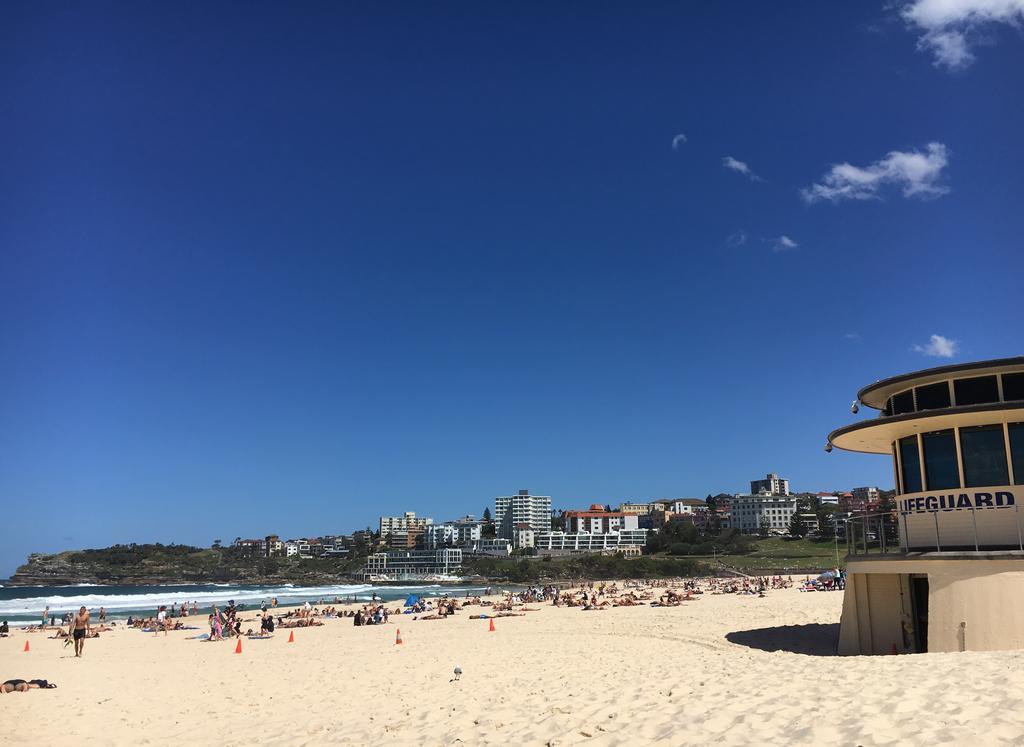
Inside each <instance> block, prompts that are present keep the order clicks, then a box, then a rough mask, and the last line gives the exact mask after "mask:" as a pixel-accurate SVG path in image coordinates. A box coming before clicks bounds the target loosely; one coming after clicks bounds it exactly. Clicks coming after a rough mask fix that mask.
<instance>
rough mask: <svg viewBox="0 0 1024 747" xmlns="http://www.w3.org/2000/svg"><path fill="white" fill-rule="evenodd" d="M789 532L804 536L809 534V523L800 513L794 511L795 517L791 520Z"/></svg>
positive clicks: (796, 535) (795, 535)
mask: <svg viewBox="0 0 1024 747" xmlns="http://www.w3.org/2000/svg"><path fill="white" fill-rule="evenodd" d="M789 533H790V534H791V535H793V536H794V537H803V536H804V535H805V534H807V525H806V524H805V523H804V520H803V519H802V518H801V516H800V514H798V513H794V514H793V518H792V519H790V520H789Z"/></svg>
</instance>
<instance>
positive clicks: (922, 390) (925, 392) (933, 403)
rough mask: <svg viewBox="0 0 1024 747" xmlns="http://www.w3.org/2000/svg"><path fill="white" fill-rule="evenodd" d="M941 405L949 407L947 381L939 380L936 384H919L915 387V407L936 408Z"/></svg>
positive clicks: (922, 408)
mask: <svg viewBox="0 0 1024 747" xmlns="http://www.w3.org/2000/svg"><path fill="white" fill-rule="evenodd" d="M942 407H949V382H947V381H940V382H939V383H938V384H929V385H928V386H919V387H918V388H917V409H918V412H920V411H921V410H938V409H940V408H942Z"/></svg>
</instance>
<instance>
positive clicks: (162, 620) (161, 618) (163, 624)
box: [153, 605, 167, 635]
mask: <svg viewBox="0 0 1024 747" xmlns="http://www.w3.org/2000/svg"><path fill="white" fill-rule="evenodd" d="M160 628H163V629H164V635H167V607H166V606H164V605H160V609H159V610H157V613H156V628H154V630H153V632H154V633H158V632H160Z"/></svg>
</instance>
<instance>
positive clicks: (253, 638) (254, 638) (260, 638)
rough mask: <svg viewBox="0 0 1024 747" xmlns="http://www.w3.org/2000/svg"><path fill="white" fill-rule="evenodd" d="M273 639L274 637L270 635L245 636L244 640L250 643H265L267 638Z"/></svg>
mask: <svg viewBox="0 0 1024 747" xmlns="http://www.w3.org/2000/svg"><path fill="white" fill-rule="evenodd" d="M273 637H274V636H272V635H247V636H246V638H248V639H249V640H250V641H265V640H267V639H268V638H273Z"/></svg>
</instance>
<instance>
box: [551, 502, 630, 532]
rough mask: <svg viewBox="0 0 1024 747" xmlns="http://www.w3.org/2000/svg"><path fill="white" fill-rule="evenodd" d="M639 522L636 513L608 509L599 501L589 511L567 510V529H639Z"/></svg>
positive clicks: (567, 530) (602, 530) (584, 530)
mask: <svg viewBox="0 0 1024 747" xmlns="http://www.w3.org/2000/svg"><path fill="white" fill-rule="evenodd" d="M638 528H639V523H638V519H637V515H636V514H627V513H624V512H622V511H606V510H605V508H604V506H601V505H599V504H597V503H595V504H594V505H592V506H591V507H590V510H589V511H566V512H565V531H566V532H568V533H574V532H589V533H590V534H608V533H609V532H618V531H621V530H623V529H638Z"/></svg>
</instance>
